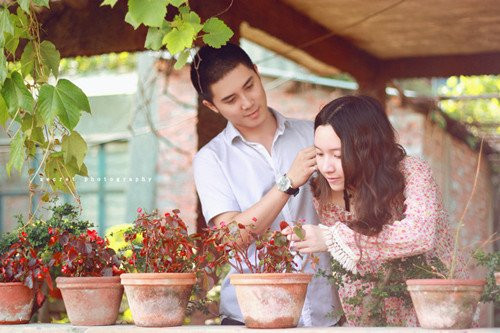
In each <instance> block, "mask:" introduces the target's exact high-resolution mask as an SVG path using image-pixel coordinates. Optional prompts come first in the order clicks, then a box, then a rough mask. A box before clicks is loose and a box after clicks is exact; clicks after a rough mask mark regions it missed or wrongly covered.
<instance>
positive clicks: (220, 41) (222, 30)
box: [203, 17, 233, 48]
mask: <svg viewBox="0 0 500 333" xmlns="http://www.w3.org/2000/svg"><path fill="white" fill-rule="evenodd" d="M203 31H204V32H206V34H205V35H203V41H204V42H205V43H207V44H208V45H210V46H211V47H214V48H220V47H221V46H222V45H224V44H226V42H227V41H228V40H229V39H230V38H231V37H232V36H233V31H232V30H231V29H230V28H229V27H228V26H227V25H226V24H225V23H224V22H223V21H222V20H220V19H218V18H216V17H212V18H210V19H208V20H207V21H206V22H205V24H204V25H203Z"/></svg>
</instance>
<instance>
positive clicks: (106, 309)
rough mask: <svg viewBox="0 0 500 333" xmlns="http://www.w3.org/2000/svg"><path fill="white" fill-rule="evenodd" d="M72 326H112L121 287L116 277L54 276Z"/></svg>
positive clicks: (119, 300) (114, 320)
mask: <svg viewBox="0 0 500 333" xmlns="http://www.w3.org/2000/svg"><path fill="white" fill-rule="evenodd" d="M56 283H57V287H58V288H59V289H61V293H62V297H63V300H64V304H65V306H66V311H67V313H68V317H69V320H70V322H71V324H72V325H75V326H97V325H113V324H114V323H115V322H116V319H117V318H118V312H119V310H120V302H121V299H122V296H123V286H122V285H121V283H120V277H119V276H109V277H108V276H106V277H58V278H57V279H56Z"/></svg>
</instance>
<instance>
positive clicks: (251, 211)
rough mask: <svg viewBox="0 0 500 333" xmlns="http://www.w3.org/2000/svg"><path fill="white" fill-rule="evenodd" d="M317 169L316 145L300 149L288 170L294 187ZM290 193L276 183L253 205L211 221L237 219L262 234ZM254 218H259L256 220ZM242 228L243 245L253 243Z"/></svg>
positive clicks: (216, 217)
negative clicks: (280, 188)
mask: <svg viewBox="0 0 500 333" xmlns="http://www.w3.org/2000/svg"><path fill="white" fill-rule="evenodd" d="M315 170H316V152H315V149H314V147H307V148H304V149H302V150H301V151H299V153H298V154H297V156H296V157H295V160H294V161H293V163H292V166H291V167H290V169H289V171H288V172H287V176H288V178H290V180H291V181H292V187H294V188H298V187H300V186H302V185H304V184H305V183H306V182H307V180H308V179H309V177H310V176H311V174H312V173H313V172H314V171H315ZM289 198H290V195H289V194H287V193H285V192H281V191H280V190H278V187H277V186H276V185H274V186H273V187H272V188H271V190H269V192H267V193H266V194H265V195H264V196H263V197H262V199H260V200H259V201H258V202H256V203H255V204H254V205H253V206H251V207H250V208H248V209H247V210H245V211H242V212H238V211H229V212H224V213H222V214H219V215H217V216H215V217H214V218H212V219H211V222H212V223H213V224H214V225H215V226H217V227H220V225H221V222H226V223H229V222H232V221H237V222H238V223H242V224H244V225H247V226H248V225H251V224H253V225H254V226H255V228H253V229H252V232H253V233H257V234H262V233H263V232H265V231H266V230H267V229H268V228H269V227H270V226H271V224H272V223H273V221H274V220H275V219H276V217H277V216H278V214H279V213H280V212H281V210H282V209H283V207H284V206H285V204H286V203H287V201H288V199H289ZM253 218H255V219H257V221H256V222H254V221H253ZM246 230H247V229H245V230H242V243H241V245H245V246H248V245H250V244H251V243H252V238H251V236H250V234H249V232H248V231H246Z"/></svg>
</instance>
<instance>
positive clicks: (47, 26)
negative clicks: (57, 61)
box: [39, 0, 147, 57]
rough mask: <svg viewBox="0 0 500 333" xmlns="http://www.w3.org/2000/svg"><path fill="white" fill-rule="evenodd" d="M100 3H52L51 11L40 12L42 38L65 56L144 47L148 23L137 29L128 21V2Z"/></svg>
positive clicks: (129, 50)
mask: <svg viewBox="0 0 500 333" xmlns="http://www.w3.org/2000/svg"><path fill="white" fill-rule="evenodd" d="M70 3H71V5H70ZM100 3H101V1H95V0H93V1H89V2H87V1H81V0H79V1H76V0H71V1H69V2H68V0H65V2H59V3H51V9H50V10H43V11H42V12H41V13H40V14H39V22H40V23H41V25H42V29H41V34H42V35H41V38H42V39H47V40H50V41H51V42H52V43H54V44H55V45H56V48H57V49H58V50H59V52H60V53H61V56H62V57H74V56H78V55H80V56H90V55H97V54H103V53H110V52H123V51H128V52H133V51H140V50H144V41H145V39H146V33H147V30H146V28H145V27H144V26H141V27H139V28H138V29H137V30H134V29H133V27H132V26H131V25H130V24H128V23H126V22H125V20H124V18H125V14H126V12H127V3H126V2H125V1H118V2H117V4H116V5H115V7H114V8H111V7H109V6H102V7H101V6H100ZM76 5H85V7H81V8H76V7H78V6H76Z"/></svg>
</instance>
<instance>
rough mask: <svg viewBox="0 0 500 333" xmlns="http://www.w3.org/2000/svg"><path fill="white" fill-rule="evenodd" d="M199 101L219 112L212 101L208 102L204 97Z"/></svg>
mask: <svg viewBox="0 0 500 333" xmlns="http://www.w3.org/2000/svg"><path fill="white" fill-rule="evenodd" d="M201 103H202V104H203V105H205V106H206V107H207V108H209V109H210V110H212V111H213V112H215V113H219V110H218V109H217V107H216V106H215V105H214V104H213V103H212V102H209V101H207V100H206V99H204V100H203V101H201Z"/></svg>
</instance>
